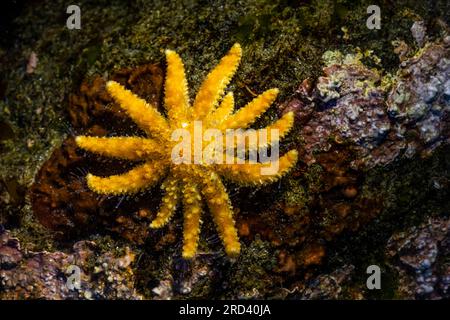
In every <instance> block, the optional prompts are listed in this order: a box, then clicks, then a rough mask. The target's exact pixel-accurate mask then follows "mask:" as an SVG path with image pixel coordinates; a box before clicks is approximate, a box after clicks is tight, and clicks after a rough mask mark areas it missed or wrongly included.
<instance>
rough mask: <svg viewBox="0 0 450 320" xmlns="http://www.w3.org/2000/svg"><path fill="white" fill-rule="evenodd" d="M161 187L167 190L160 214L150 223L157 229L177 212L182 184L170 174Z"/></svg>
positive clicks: (151, 226)
mask: <svg viewBox="0 0 450 320" xmlns="http://www.w3.org/2000/svg"><path fill="white" fill-rule="evenodd" d="M161 189H163V190H164V191H165V194H164V197H163V198H162V203H161V206H160V208H159V211H158V214H157V215H156V218H155V219H154V220H153V221H152V223H151V224H150V228H155V229H156V228H161V227H163V226H165V225H166V224H167V223H168V222H169V221H170V219H171V218H172V216H173V214H174V213H175V211H176V209H177V204H178V202H179V198H180V185H179V183H178V180H177V179H176V178H175V177H174V176H172V175H169V176H168V177H167V178H166V180H165V181H164V182H163V184H162V185H161Z"/></svg>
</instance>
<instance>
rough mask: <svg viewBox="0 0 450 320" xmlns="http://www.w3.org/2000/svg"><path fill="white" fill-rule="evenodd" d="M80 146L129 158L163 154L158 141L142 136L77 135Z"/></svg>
mask: <svg viewBox="0 0 450 320" xmlns="http://www.w3.org/2000/svg"><path fill="white" fill-rule="evenodd" d="M75 142H76V144H77V146H78V147H80V148H82V149H84V150H87V151H90V152H95V153H97V154H100V155H103V156H107V157H113V158H119V159H127V160H139V159H142V158H143V157H149V156H156V157H158V156H161V148H160V147H159V145H158V143H157V142H155V141H153V140H151V139H148V138H141V137H91V136H77V137H76V138H75Z"/></svg>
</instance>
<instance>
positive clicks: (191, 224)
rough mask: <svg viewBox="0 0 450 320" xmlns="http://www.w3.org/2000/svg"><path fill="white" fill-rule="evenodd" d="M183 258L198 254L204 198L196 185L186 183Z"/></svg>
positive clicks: (184, 190) (184, 192)
mask: <svg viewBox="0 0 450 320" xmlns="http://www.w3.org/2000/svg"><path fill="white" fill-rule="evenodd" d="M183 211H184V227H183V258H185V259H191V258H192V257H194V255H195V253H196V252H197V246H198V239H199V234H200V224H201V213H202V197H201V195H200V191H199V190H198V188H197V185H196V184H195V183H192V182H191V181H189V182H187V183H185V185H184V188H183Z"/></svg>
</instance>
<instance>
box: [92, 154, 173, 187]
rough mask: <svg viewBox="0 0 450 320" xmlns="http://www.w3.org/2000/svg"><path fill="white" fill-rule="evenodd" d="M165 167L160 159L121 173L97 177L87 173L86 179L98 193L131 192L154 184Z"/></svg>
mask: <svg viewBox="0 0 450 320" xmlns="http://www.w3.org/2000/svg"><path fill="white" fill-rule="evenodd" d="M166 168H167V167H166V164H165V163H163V162H162V161H152V162H145V163H143V164H141V165H139V166H136V167H134V168H133V169H131V170H129V171H127V172H125V173H123V174H117V175H112V176H108V177H98V176H95V175H93V174H90V173H89V174H88V175H87V176H86V180H87V184H88V187H89V188H90V189H91V190H93V191H95V192H97V193H99V194H112V195H120V194H132V193H137V192H139V191H141V190H142V189H145V188H150V187H152V186H153V185H155V184H156V183H157V182H158V181H159V180H160V178H161V177H162V175H163V174H164V172H165V171H166Z"/></svg>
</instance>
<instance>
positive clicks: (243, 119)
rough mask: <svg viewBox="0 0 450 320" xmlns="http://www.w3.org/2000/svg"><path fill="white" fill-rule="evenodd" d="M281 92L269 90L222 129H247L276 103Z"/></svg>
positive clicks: (237, 113) (226, 122) (225, 123)
mask: <svg viewBox="0 0 450 320" xmlns="http://www.w3.org/2000/svg"><path fill="white" fill-rule="evenodd" d="M278 93H279V90H278V89H277V88H273V89H269V90H266V91H264V92H263V93H261V94H260V95H259V96H257V97H256V98H254V99H253V100H252V101H250V102H249V103H248V104H247V105H246V106H245V107H243V108H241V109H239V110H238V111H236V112H235V113H234V114H233V115H231V116H230V117H228V118H227V119H226V120H225V121H223V122H222V124H221V129H222V130H225V129H237V128H242V129H244V128H247V127H248V126H249V125H250V124H252V123H253V122H255V120H256V119H257V118H258V117H259V116H260V115H261V114H263V113H264V112H266V111H267V109H268V108H269V107H270V105H271V104H272V103H273V102H274V101H275V99H276V97H277V95H278Z"/></svg>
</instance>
